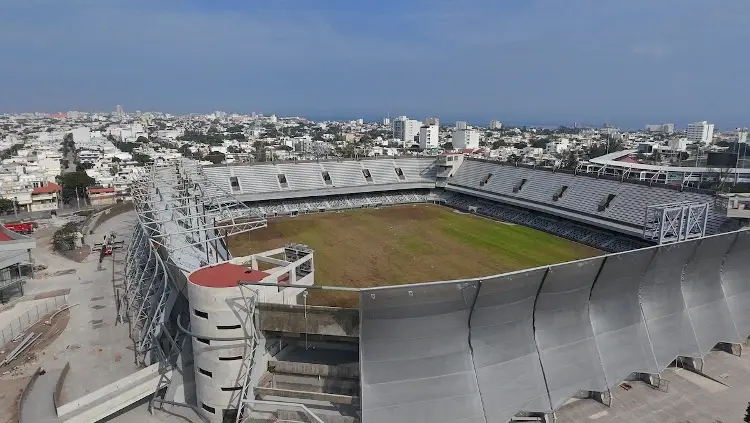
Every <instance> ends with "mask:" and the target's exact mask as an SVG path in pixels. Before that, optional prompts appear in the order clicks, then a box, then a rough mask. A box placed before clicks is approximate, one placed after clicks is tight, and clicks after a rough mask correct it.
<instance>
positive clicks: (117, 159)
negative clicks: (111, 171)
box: [112, 157, 122, 163]
mask: <svg viewBox="0 0 750 423" xmlns="http://www.w3.org/2000/svg"><path fill="white" fill-rule="evenodd" d="M121 161H122V159H121V158H119V157H112V163H120V162H121Z"/></svg>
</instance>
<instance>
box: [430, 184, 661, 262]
mask: <svg viewBox="0 0 750 423" xmlns="http://www.w3.org/2000/svg"><path fill="white" fill-rule="evenodd" d="M443 198H444V199H445V204H446V205H448V206H451V207H454V208H456V209H459V210H465V211H468V210H469V207H476V212H477V213H478V214H481V215H484V216H487V217H490V218H494V219H500V220H504V221H507V222H512V223H517V224H519V225H524V226H530V227H532V228H535V229H539V230H541V231H545V232H549V233H551V234H554V235H557V236H560V237H563V238H567V239H570V240H573V241H576V242H580V243H582V244H586V245H590V246H592V247H594V248H598V249H600V250H604V251H612V252H620V251H628V250H633V249H636V248H642V247H645V246H647V245H648V244H647V243H646V242H644V241H641V240H637V239H633V238H630V237H626V236H621V235H617V234H615V233H612V232H608V231H604V230H599V229H594V228H592V227H587V226H583V225H578V224H575V223H572V222H570V221H567V220H564V219H556V218H554V217H551V216H541V215H539V214H537V213H534V212H531V211H528V210H523V209H516V208H513V207H511V206H506V205H503V204H500V203H494V202H491V201H486V200H480V199H477V198H476V197H471V196H468V195H463V194H457V193H452V192H446V193H445V194H444V196H443Z"/></svg>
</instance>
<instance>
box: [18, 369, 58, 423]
mask: <svg viewBox="0 0 750 423" xmlns="http://www.w3.org/2000/svg"><path fill="white" fill-rule="evenodd" d="M61 374H62V370H47V373H45V374H43V375H40V376H39V377H38V378H37V379H36V382H34V384H33V385H32V386H31V391H29V395H28V396H27V397H26V401H24V402H23V403H22V404H21V405H20V408H21V410H20V423H56V422H61V421H62V420H60V419H59V418H57V412H56V411H55V404H54V403H53V402H52V394H53V393H54V392H55V386H56V385H57V380H58V379H60V375H61Z"/></svg>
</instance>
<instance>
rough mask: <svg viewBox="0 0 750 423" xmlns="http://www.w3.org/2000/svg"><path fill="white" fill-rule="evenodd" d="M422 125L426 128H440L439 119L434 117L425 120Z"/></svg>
mask: <svg viewBox="0 0 750 423" xmlns="http://www.w3.org/2000/svg"><path fill="white" fill-rule="evenodd" d="M422 123H424V124H425V125H427V126H429V125H437V126H440V119H439V118H436V117H428V118H425V120H424V122H422Z"/></svg>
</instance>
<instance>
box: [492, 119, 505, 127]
mask: <svg viewBox="0 0 750 423" xmlns="http://www.w3.org/2000/svg"><path fill="white" fill-rule="evenodd" d="M490 129H503V124H502V123H500V121H499V120H491V121H490Z"/></svg>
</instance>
